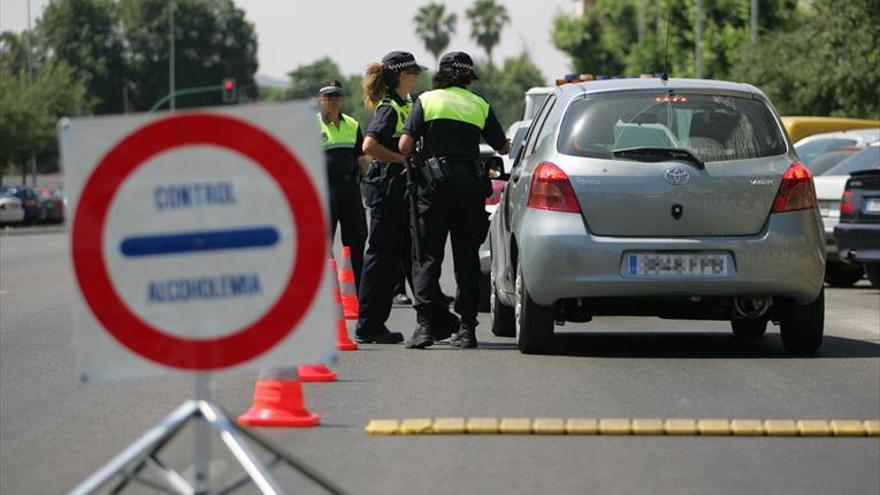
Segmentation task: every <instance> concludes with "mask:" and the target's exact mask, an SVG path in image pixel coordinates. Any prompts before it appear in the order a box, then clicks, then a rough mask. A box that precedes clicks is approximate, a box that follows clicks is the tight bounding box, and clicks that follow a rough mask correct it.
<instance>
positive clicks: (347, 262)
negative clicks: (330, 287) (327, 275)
mask: <svg viewBox="0 0 880 495" xmlns="http://www.w3.org/2000/svg"><path fill="white" fill-rule="evenodd" d="M339 267H340V269H339V272H338V274H337V275H338V279H339V287H340V290H341V291H342V312H343V314H344V315H345V319H346V320H357V319H358V296H357V288H356V287H355V286H354V270H352V268H351V249H349V248H348V247H347V246H342V261H341V262H340V263H339Z"/></svg>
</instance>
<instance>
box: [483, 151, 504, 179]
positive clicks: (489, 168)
mask: <svg viewBox="0 0 880 495" xmlns="http://www.w3.org/2000/svg"><path fill="white" fill-rule="evenodd" d="M482 160H483V170H485V171H486V174H487V175H488V176H489V178H490V179H492V180H507V178H508V177H509V176H508V174H506V173H505V172H504V160H503V159H502V158H501V157H500V156H497V155H496V156H488V157H485V158H483V159H482Z"/></svg>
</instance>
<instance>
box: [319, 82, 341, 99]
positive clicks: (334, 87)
mask: <svg viewBox="0 0 880 495" xmlns="http://www.w3.org/2000/svg"><path fill="white" fill-rule="evenodd" d="M318 94H319V95H340V96H342V95H343V91H342V83H341V82H339V81H337V80H332V81H327V82H325V83H324V85H323V86H321V89H319V90H318Z"/></svg>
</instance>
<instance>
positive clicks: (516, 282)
mask: <svg viewBox="0 0 880 495" xmlns="http://www.w3.org/2000/svg"><path fill="white" fill-rule="evenodd" d="M645 124H649V125H648V126H645ZM657 124H660V125H662V126H663V127H664V128H665V130H667V131H668V133H666V132H663V133H662V136H663V138H662V139H667V140H668V141H669V142H665V141H662V139H661V141H662V142H658V137H659V136H660V135H658V133H657V132H656V129H655V127H656V125H657ZM640 140H642V141H643V142H645V143H646V144H643V145H640V144H639V143H640ZM620 142H626V143H627V146H626V147H621V146H618V143H620ZM513 153H514V157H515V159H514V167H513V170H512V171H511V176H510V180H509V181H508V184H507V187H506V188H505V189H504V193H503V195H502V198H501V202H500V204H499V206H498V210H497V211H496V214H495V215H494V217H493V219H492V224H491V226H490V234H489V235H490V249H491V253H492V257H491V260H492V262H491V270H490V277H489V279H490V285H491V290H490V305H491V313H492V322H491V330H492V331H493V332H494V333H495V334H496V335H505V336H516V337H517V344H518V347H519V349H520V350H521V351H522V352H524V353H546V352H549V351H551V349H552V344H553V335H554V331H555V324H556V322H559V323H560V324H564V323H565V322H587V321H590V320H591V319H592V317H593V316H599V315H629V316H659V317H661V318H685V319H706V320H726V321H730V323H731V327H732V330H733V333H734V334H735V335H736V336H738V337H740V338H758V337H760V336H762V335H763V334H764V333H765V332H766V329H767V324H768V322H770V321H772V322H774V323H778V324H779V325H780V328H781V334H782V343H783V346H784V347H785V349H786V350H787V351H789V352H793V353H812V352H815V351H816V350H818V349H819V347H820V346H821V344H822V337H823V329H824V304H825V303H824V289H823V283H822V278H823V275H824V269H825V249H824V238H823V231H822V218H821V216H820V215H819V211H818V208H817V207H816V196H815V192H814V186H813V180H812V175H811V174H810V171H809V170H808V169H807V168H806V167H805V166H804V165H803V164H802V163H800V162H799V161H798V158H797V155H795V153H794V149H793V147H792V145H791V143H790V142H789V140H788V139H787V137H786V134H785V132H784V131H783V127H782V122H781V120H780V117H779V116H778V115H777V114H776V113H775V111H774V110H773V107H772V105H771V104H770V102H769V100H768V99H767V97H766V96H765V95H764V93H762V92H761V91H760V90H759V89H757V88H755V87H753V86H750V85H745V84H736V83H728V82H722V81H705V80H689V79H671V80H668V81H667V80H663V79H662V78H657V79H611V80H603V81H594V82H589V83H583V84H567V85H564V86H560V87H558V88H557V89H555V90H554V92H553V93H552V94H551V95H550V97H549V98H548V100H547V102H546V103H545V104H544V107H543V108H542V110H541V111H540V112H539V114H538V115H537V116H536V117H535V119H534V121H533V122H532V125H531V126H530V128H529V132H528V135H527V137H526V138H525V142H524V144H521V145H519V146H517V147H515V148H514V150H513Z"/></svg>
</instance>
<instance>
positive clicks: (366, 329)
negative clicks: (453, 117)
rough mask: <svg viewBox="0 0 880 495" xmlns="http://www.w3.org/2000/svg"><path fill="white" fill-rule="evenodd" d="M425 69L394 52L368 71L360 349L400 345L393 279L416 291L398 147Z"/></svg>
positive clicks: (357, 336)
mask: <svg viewBox="0 0 880 495" xmlns="http://www.w3.org/2000/svg"><path fill="white" fill-rule="evenodd" d="M423 70H425V68H424V67H422V66H420V65H418V64H417V63H416V59H415V58H414V57H413V56H412V54H410V53H407V52H400V51H395V52H391V53H389V54H387V55H385V56H384V57H383V58H382V62H381V63H374V64H372V65H370V67H369V68H368V69H367V75H366V77H365V78H364V103H365V104H366V105H367V107H369V108H375V114H374V115H373V120H372V121H370V125H369V126H368V127H367V136H366V138H365V139H364V145H363V150H364V152H366V153H367V154H369V155H371V156H372V157H373V158H374V161H373V162H372V163H371V164H370V168H369V171H368V173H367V178H366V180H365V181H364V195H365V197H366V203H367V206H368V207H369V208H370V234H369V238H368V241H367V252H366V255H365V257H364V271H363V274H362V275H361V285H360V291H359V294H358V295H359V303H360V314H359V318H358V323H357V328H356V329H355V339H356V340H357V341H358V342H361V343H377V344H396V343H400V342H402V341H403V335H402V334H401V333H399V332H391V331H389V330H388V328H387V327H386V326H385V320H387V319H388V315H389V314H390V312H391V300H392V298H393V296H394V294H393V286H394V283H395V274H396V273H398V272H399V270H401V269H402V270H403V273H404V275H405V276H406V278H407V280H408V281H409V282H410V286H412V266H411V259H410V249H411V248H410V243H411V238H410V235H409V226H408V223H407V222H408V218H409V217H408V216H407V207H406V201H405V200H404V192H405V178H404V177H403V176H402V173H403V170H404V168H403V164H404V157H403V155H401V154H400V151H399V150H398V147H397V142H398V140H399V139H400V131H401V129H403V124H404V122H405V121H406V117H407V115H409V112H410V110H411V109H412V101H411V100H410V97H409V93H410V92H411V91H412V90H413V89H415V87H416V83H417V81H418V75H419V73H420V72H421V71H423Z"/></svg>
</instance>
